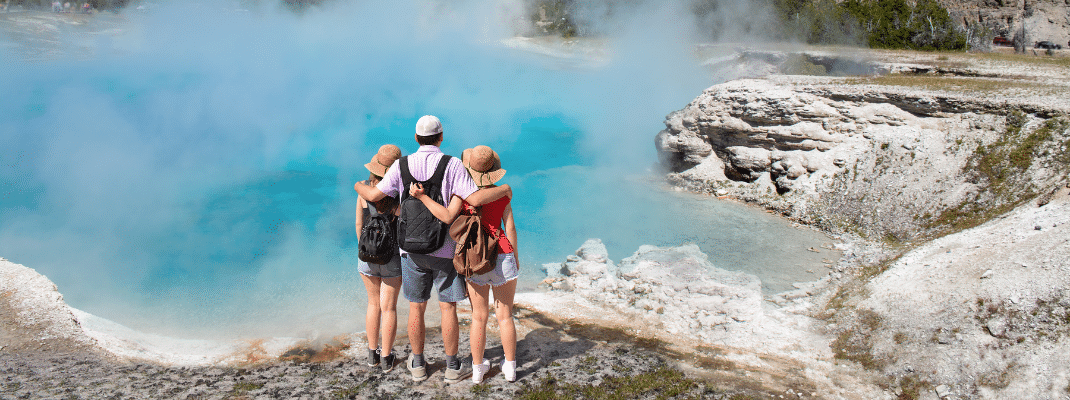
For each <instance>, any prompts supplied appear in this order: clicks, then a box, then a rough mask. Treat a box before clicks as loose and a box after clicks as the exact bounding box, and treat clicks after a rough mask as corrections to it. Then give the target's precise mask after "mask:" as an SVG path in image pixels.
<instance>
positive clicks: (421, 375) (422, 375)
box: [405, 353, 427, 382]
mask: <svg viewBox="0 0 1070 400" xmlns="http://www.w3.org/2000/svg"><path fill="white" fill-rule="evenodd" d="M412 361H413V357H412V353H409V361H406V362H405V367H407V368H409V372H411V373H412V380H414V381H416V382H422V381H425V380H427V364H424V365H421V366H419V367H414V366H413V365H412Z"/></svg>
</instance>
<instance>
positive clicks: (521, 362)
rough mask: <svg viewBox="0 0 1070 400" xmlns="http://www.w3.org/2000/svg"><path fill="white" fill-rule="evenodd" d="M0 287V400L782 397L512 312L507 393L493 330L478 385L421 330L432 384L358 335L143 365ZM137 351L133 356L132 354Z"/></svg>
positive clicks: (599, 329) (12, 286)
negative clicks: (450, 376)
mask: <svg viewBox="0 0 1070 400" xmlns="http://www.w3.org/2000/svg"><path fill="white" fill-rule="evenodd" d="M0 277H2V278H3V279H2V280H0V294H2V296H0V322H2V323H3V326H2V328H3V330H2V332H0V333H2V335H0V399H161V398H168V399H170V398H174V399H254V398H255V399H278V398H294V399H342V398H354V399H364V398H429V399H432V398H433V399H440V398H459V399H460V398H498V399H513V398H533V399H536V398H537V399H553V398H560V399H566V398H568V399H571V398H576V396H577V393H583V395H584V396H587V397H593V398H609V397H612V395H614V394H620V395H628V396H636V397H643V398H648V397H659V396H660V397H661V398H695V397H698V398H711V399H728V398H772V397H774V396H777V395H779V394H781V393H783V389H781V390H779V391H777V390H771V389H769V388H767V387H762V386H752V385H749V384H747V382H746V381H744V382H736V381H733V380H716V379H706V378H702V377H696V375H695V374H685V369H682V368H686V367H685V366H684V365H681V364H680V363H679V362H678V361H677V360H681V359H684V358H685V357H683V356H681V355H680V354H679V353H677V352H675V351H674V350H671V349H669V348H668V347H667V346H666V345H665V342H662V341H659V340H656V339H649V338H643V337H641V336H638V335H635V334H633V333H629V332H627V331H624V330H621V329H617V328H611V327H609V328H607V327H604V326H600V325H595V324H590V323H585V322H583V321H581V320H576V319H558V318H555V317H553V316H549V315H545V314H542V313H539V312H535V311H531V310H528V309H525V308H520V309H518V310H517V311H516V317H517V321H518V334H519V341H518V343H517V350H518V367H519V373H518V379H517V381H516V382H514V383H510V382H506V381H505V380H504V379H503V378H502V376H501V372H500V367H499V363H500V362H501V360H502V357H503V353H502V348H501V343H500V341H499V340H498V333H497V331H496V326H495V325H496V324H494V323H492V324H491V326H490V329H489V336H488V343H487V351H486V357H487V358H488V359H490V360H492V363H493V368H492V369H491V372H490V373H489V375H488V376H487V377H486V378H485V380H484V381H483V383H482V384H479V385H477V384H473V383H472V382H470V381H469V380H465V381H463V382H459V383H454V384H446V383H445V382H444V381H443V370H444V368H445V363H444V360H443V355H444V354H443V347H442V342H441V337H440V335H439V330H438V329H437V328H434V327H432V328H429V332H428V342H427V347H426V350H425V354H427V356H428V357H429V361H430V369H429V372H430V378H429V379H428V380H427V381H424V382H413V381H412V378H411V375H410V374H409V373H408V371H407V370H406V369H405V366H404V364H403V361H402V360H399V361H397V362H396V365H395V368H394V370H393V371H391V372H388V373H384V372H382V370H381V368H379V367H369V366H367V365H365V364H366V359H365V355H364V350H363V349H364V348H365V343H366V341H365V340H364V337H363V336H362V335H361V334H355V335H349V336H341V337H337V338H331V339H327V340H321V341H317V342H316V343H309V342H307V341H306V342H300V343H296V344H293V345H291V346H289V347H287V348H284V349H282V350H274V349H272V348H271V347H274V346H266V343H265V341H255V340H254V341H249V342H248V343H247V345H246V346H243V347H241V348H240V349H238V350H236V353H235V354H230V355H229V356H227V357H226V358H225V359H226V360H227V361H225V362H222V361H215V362H203V360H201V359H200V358H199V357H193V356H192V355H193V354H192V353H196V352H197V351H199V350H201V349H200V347H198V346H196V344H195V343H194V344H193V345H190V347H186V348H185V350H186V351H187V352H189V353H191V354H187V355H186V356H185V357H178V358H175V357H169V358H164V359H165V360H170V361H171V362H160V361H150V360H149V359H146V358H145V357H148V358H150V359H157V360H159V359H161V358H160V357H161V356H165V355H166V353H164V352H160V351H158V349H156V350H157V351H151V350H153V349H148V348H145V347H157V346H159V345H158V344H153V343H150V342H144V341H138V340H136V339H138V337H136V336H128V337H125V338H116V337H109V334H111V333H113V332H114V331H112V332H99V331H93V330H91V329H86V326H88V325H93V326H100V324H99V323H98V322H94V323H91V324H87V323H83V322H84V321H90V320H87V319H86V315H85V313H83V312H80V311H78V310H73V309H71V308H70V307H68V306H67V305H66V304H65V303H64V302H63V299H62V296H61V295H59V293H58V292H57V291H56V288H55V285H53V284H52V283H51V282H50V281H48V279H47V278H45V277H44V276H42V275H40V274H37V273H36V272H34V271H33V270H32V269H30V268H26V267H24V266H21V265H18V264H13V263H11V262H9V261H6V260H3V259H0ZM470 311H471V310H470V309H468V308H466V307H463V306H462V307H461V312H460V316H461V321H462V336H463V337H465V340H462V341H461V348H460V354H461V355H462V356H464V355H466V354H469V351H470V350H469V348H468V347H467V343H468V341H467V339H466V336H467V335H466V332H467V325H468V323H470V321H471V318H470ZM492 320H493V318H492ZM179 344H180V345H181V344H182V343H179ZM136 347H140V348H141V352H138V353H131V352H130V349H131V348H136ZM201 347H203V346H201ZM217 347H218V346H217ZM395 351H396V352H397V354H398V355H399V357H402V358H403V357H406V356H407V355H408V353H409V351H410V349H409V346H408V343H407V341H406V338H405V337H404V336H402V337H401V338H399V340H398V343H397V344H396V346H395ZM466 362H468V363H470V359H469V360H466ZM733 396H736V397H733Z"/></svg>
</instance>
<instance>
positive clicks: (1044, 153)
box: [657, 49, 1070, 399]
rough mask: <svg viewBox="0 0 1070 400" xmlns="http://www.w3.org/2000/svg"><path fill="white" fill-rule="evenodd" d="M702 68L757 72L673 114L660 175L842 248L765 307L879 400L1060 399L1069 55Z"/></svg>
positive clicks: (742, 58) (775, 54)
mask: <svg viewBox="0 0 1070 400" xmlns="http://www.w3.org/2000/svg"><path fill="white" fill-rule="evenodd" d="M707 50H711V49H707ZM712 52H713V53H716V49H712ZM708 64H709V65H712V66H717V67H719V70H720V71H728V72H729V73H736V74H737V75H740V74H742V75H745V76H753V75H764V74H769V76H764V77H760V79H742V80H735V81H730V82H727V83H725V84H721V85H716V86H713V87H711V88H709V89H707V90H706V91H705V92H704V93H703V94H702V95H701V96H699V97H698V98H696V99H695V100H694V101H693V102H692V103H691V104H689V105H688V106H687V107H685V108H684V109H682V110H680V111H678V112H675V113H673V114H671V115H669V117H668V118H667V119H666V129H665V130H664V131H662V132H661V133H660V134H659V135H658V137H657V145H658V147H659V154H660V156H661V161H662V165H664V166H665V167H666V168H667V169H668V170H669V171H670V172H669V175H668V177H669V180H670V182H672V183H674V184H675V185H678V186H679V187H682V188H685V189H688V190H694V191H698V192H704V193H709V194H712V195H716V196H718V197H722V198H728V199H736V200H739V201H744V202H748V203H752V204H756V205H760V206H763V207H766V208H768V209H771V210H775V211H777V212H779V213H781V214H783V215H785V216H787V217H788V218H792V219H794V220H797V221H800V222H802V223H805V224H810V225H812V226H817V227H820V228H821V229H823V230H825V231H827V232H830V233H833V234H835V235H838V236H839V237H840V238H842V239H843V240H845V244H844V250H845V252H844V256H843V258H842V259H841V260H840V263H839V264H838V265H837V267H836V270H835V271H834V272H833V273H832V274H830V276H829V278H830V279H828V280H827V281H823V282H815V283H813V284H811V285H800V289H799V290H797V291H794V292H789V293H782V294H780V295H778V296H775V297H774V298H773V299H772V300H773V301H775V302H776V303H777V304H780V305H781V306H782V307H783V308H782V309H783V310H792V311H794V312H801V313H803V314H804V315H808V316H812V317H814V318H817V319H819V320H821V321H824V324H815V325H814V326H816V327H819V329H823V330H824V332H826V333H827V334H828V335H830V336H832V337H833V340H832V342H831V344H830V348H831V351H833V352H834V353H835V355H834V358H835V359H837V360H846V361H850V362H852V363H854V365H855V366H856V370H857V371H870V372H874V373H876V378H875V379H874V380H872V381H871V382H873V383H874V384H876V385H878V386H880V387H882V388H885V389H886V390H887V393H886V394H885V396H886V397H898V398H937V397H939V398H947V399H951V398H993V399H996V398H1039V399H1064V398H1070V385H1068V382H1067V376H1068V375H1070V370H1068V368H1067V366H1066V365H1065V363H1063V362H1061V361H1060V360H1065V356H1066V353H1067V351H1068V350H1070V340H1068V336H1067V332H1066V328H1065V322H1066V321H1067V319H1066V315H1067V311H1066V304H1067V302H1068V301H1070V300H1068V294H1067V293H1066V292H1065V288H1066V287H1067V286H1066V284H1067V282H1066V280H1065V278H1064V277H1065V276H1066V273H1067V272H1068V271H1070V243H1068V242H1067V241H1066V239H1065V238H1066V237H1068V235H1067V234H1066V232H1065V231H1064V229H1065V228H1063V224H1064V222H1063V221H1066V220H1067V219H1068V218H1070V209H1067V208H1066V205H1065V204H1066V203H1065V202H1066V194H1067V189H1066V187H1067V184H1068V182H1070V178H1068V175H1067V174H1068V172H1070V118H1068V113H1070V108H1068V107H1070V106H1068V104H1070V102H1068V101H1067V99H1068V97H1067V95H1066V94H1067V93H1070V86H1068V85H1070V83H1068V82H1067V81H1066V80H1065V77H1066V76H1068V74H1070V62H1067V59H1065V58H1053V57H1032V56H1014V55H1005V54H941V53H931V54H917V53H910V52H868V53H865V54H858V53H850V52H843V51H839V50H835V49H832V50H827V51H811V52H794V53H793V52H790V51H752V52H738V53H737V54H735V55H729V56H724V55H721V56H717V57H713V58H711V59H710V61H709V63H708ZM726 67H727V68H726ZM747 71H752V72H750V73H749V74H753V75H748V72H747ZM753 71H757V73H756V74H755V73H754V72H753ZM859 73H862V74H863V75H857V74H859ZM789 74H790V75H789ZM841 74H855V75H852V76H836V75H841Z"/></svg>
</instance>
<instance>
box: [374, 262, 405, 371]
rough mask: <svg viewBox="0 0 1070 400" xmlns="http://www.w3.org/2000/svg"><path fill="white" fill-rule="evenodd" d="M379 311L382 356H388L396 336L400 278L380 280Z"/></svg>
mask: <svg viewBox="0 0 1070 400" xmlns="http://www.w3.org/2000/svg"><path fill="white" fill-rule="evenodd" d="M382 282H383V283H382V285H380V287H379V289H380V295H379V299H380V300H379V309H380V310H381V312H382V317H381V321H382V328H383V329H382V337H383V341H382V342H380V343H382V345H383V356H384V357H385V356H388V355H390V351H391V349H392V348H393V347H394V338H395V337H397V334H398V293H400V292H401V277H400V276H398V277H393V278H382Z"/></svg>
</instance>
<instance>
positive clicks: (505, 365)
mask: <svg viewBox="0 0 1070 400" xmlns="http://www.w3.org/2000/svg"><path fill="white" fill-rule="evenodd" d="M502 375H504V376H505V380H507V381H509V382H516V360H513V361H502Z"/></svg>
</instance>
